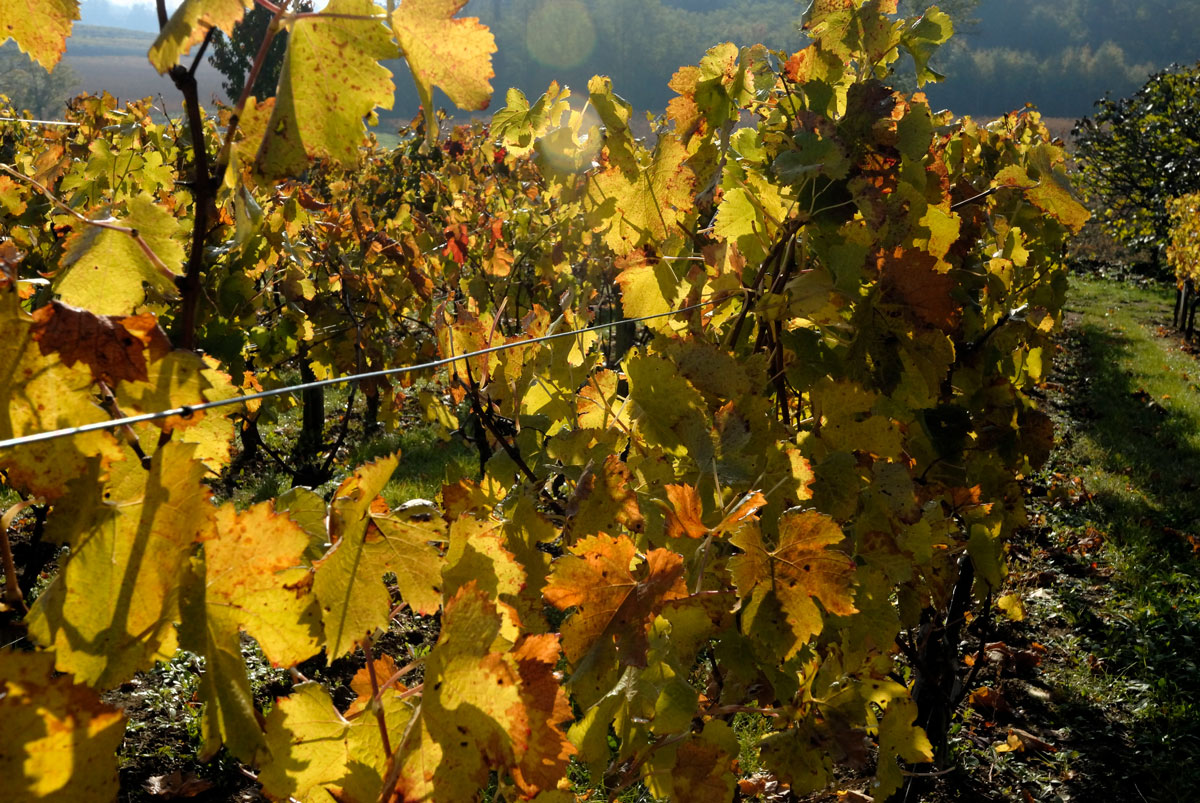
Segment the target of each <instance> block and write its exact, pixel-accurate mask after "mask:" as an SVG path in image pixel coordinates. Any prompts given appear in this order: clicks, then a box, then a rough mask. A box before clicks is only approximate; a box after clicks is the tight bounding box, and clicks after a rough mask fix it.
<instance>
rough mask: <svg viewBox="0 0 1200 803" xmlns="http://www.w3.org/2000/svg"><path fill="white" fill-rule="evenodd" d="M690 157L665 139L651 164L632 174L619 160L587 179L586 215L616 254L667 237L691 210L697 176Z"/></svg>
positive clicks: (683, 149) (660, 141)
mask: <svg viewBox="0 0 1200 803" xmlns="http://www.w3.org/2000/svg"><path fill="white" fill-rule="evenodd" d="M688 156H689V154H688V151H687V148H686V147H684V145H683V143H681V142H680V141H679V140H678V139H675V138H674V137H669V136H668V137H661V138H660V139H659V140H658V146H657V147H656V148H655V151H654V157H653V159H652V160H651V161H650V164H649V165H647V166H646V167H645V168H644V169H636V170H635V171H634V175H633V176H632V177H631V176H630V175H629V173H628V172H627V170H626V169H625V168H623V167H622V165H620V164H618V163H612V164H607V165H606V166H605V168H604V169H603V170H601V171H600V172H598V173H595V174H593V175H590V176H589V177H588V182H587V191H586V193H587V194H586V195H585V197H584V214H585V215H586V217H587V222H588V225H590V226H592V227H593V228H595V229H596V230H597V231H602V232H604V242H605V244H606V245H608V247H609V248H611V249H612V250H613V252H615V253H616V254H618V255H624V254H628V253H629V252H630V251H632V250H633V249H634V248H636V247H637V246H638V245H640V244H642V243H644V242H648V241H654V242H657V241H660V240H663V239H665V238H666V236H667V235H668V234H669V233H670V232H672V231H673V230H674V229H675V227H676V226H677V225H678V223H679V221H680V220H681V219H682V217H683V216H684V215H685V214H687V212H689V211H690V210H691V208H692V205H693V197H692V185H693V184H694V183H695V176H694V175H693V174H692V171H691V168H689V167H688V166H687V164H686V162H687V159H688Z"/></svg>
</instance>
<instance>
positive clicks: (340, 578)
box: [313, 455, 445, 660]
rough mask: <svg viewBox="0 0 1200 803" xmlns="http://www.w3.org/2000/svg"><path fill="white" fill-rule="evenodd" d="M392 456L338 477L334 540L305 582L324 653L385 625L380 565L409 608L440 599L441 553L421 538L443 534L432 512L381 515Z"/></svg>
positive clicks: (341, 651) (344, 649)
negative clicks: (415, 516)
mask: <svg viewBox="0 0 1200 803" xmlns="http://www.w3.org/2000/svg"><path fill="white" fill-rule="evenodd" d="M398 462H399V458H398V457H397V456H395V455H393V456H391V457H387V458H383V459H380V460H377V461H375V462H374V463H370V464H368V465H366V466H364V467H363V468H361V469H359V471H358V472H356V473H355V474H354V475H352V476H351V477H349V478H348V479H347V480H346V481H345V482H343V483H342V484H341V486H340V487H339V488H338V490H337V492H336V494H335V497H334V501H333V504H332V505H331V507H330V517H329V518H330V522H329V529H330V535H331V537H332V538H333V539H334V545H333V547H332V548H331V549H330V550H329V551H328V552H327V553H326V554H325V557H323V558H322V559H321V560H320V561H318V562H317V563H316V576H315V578H314V586H313V588H314V590H315V591H316V594H317V599H318V600H319V601H320V604H321V616H322V619H323V622H324V629H325V647H326V650H327V654H328V656H329V658H330V659H331V660H332V659H333V658H338V657H340V656H342V655H345V654H346V653H348V652H350V651H351V650H353V649H354V647H355V645H356V644H358V643H359V642H360V641H362V640H363V639H364V638H366V637H367V636H369V635H370V634H371V633H373V632H375V630H377V629H381V628H386V627H387V623H388V611H389V610H390V609H391V605H392V603H391V599H390V597H389V596H388V592H387V588H386V587H385V586H384V584H383V575H384V574H386V573H387V572H394V573H395V574H396V584H397V585H398V586H399V588H400V595H401V598H403V599H404V601H405V602H407V603H408V604H409V605H410V606H411V607H412V609H413V610H414V611H416V612H417V613H423V614H431V613H434V612H436V611H437V609H438V606H439V605H440V603H441V568H442V559H441V558H440V557H439V556H438V553H437V550H436V549H434V548H433V547H432V546H430V545H429V543H428V542H429V541H442V540H444V538H445V536H444V531H443V529H442V527H443V525H442V524H441V522H440V520H436V521H432V522H420V521H416V520H406V519H403V518H401V517H399V516H393V515H389V512H388V510H387V506H386V505H385V504H383V500H381V499H378V498H377V497H378V496H379V492H380V491H382V490H383V487H384V485H386V484H387V481H388V479H389V478H390V477H391V475H392V472H393V471H395V469H396V466H397V464H398Z"/></svg>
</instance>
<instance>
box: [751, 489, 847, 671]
mask: <svg viewBox="0 0 1200 803" xmlns="http://www.w3.org/2000/svg"><path fill="white" fill-rule="evenodd" d="M843 538H844V536H843V534H842V530H841V528H840V527H838V525H837V523H836V522H835V521H834V520H833V519H831V518H829V517H828V516H825V515H822V514H820V513H815V512H812V511H806V512H803V513H796V512H788V513H785V514H783V515H782V516H780V518H779V546H778V547H776V548H775V549H773V550H768V549H767V548H766V546H765V545H764V544H763V541H762V533H761V531H760V529H759V528H758V527H757V526H745V527H742V528H741V529H740V530H738V532H737V533H735V534H734V535H733V537H731V538H730V539H729V540H730V543H732V544H733V545H734V546H736V547H737V548H738V549H741V550H742V551H743V554H741V555H735V556H733V557H732V558H730V559H729V573H730V574H731V575H732V577H733V582H734V585H735V586H737V590H738V595H739V596H741V597H742V598H743V599H744V600H746V601H745V603H744V604H745V605H746V606H747V608H746V613H745V618H746V619H747V622H748V627H750V628H754V627H756V625H765V624H766V623H762V622H757V621H756V620H757V617H758V614H760V613H762V614H765V613H767V612H768V611H770V610H771V609H773V608H774V605H773V604H768V605H766V606H764V601H765V600H766V599H767V598H768V597H770V598H773V600H774V601H775V602H776V603H777V604H778V606H779V607H780V608H781V609H782V611H783V613H784V614H785V616H786V623H787V626H788V627H789V628H790V629H791V632H792V637H793V640H792V646H791V648H790V649H789V651H788V656H791V655H792V654H794V653H795V652H796V650H798V649H799V648H800V647H801V646H802V645H803V644H805V643H806V642H807V641H808V639H809V638H810V637H812V636H815V635H818V634H819V633H820V632H821V630H822V627H823V625H822V621H821V612H820V610H819V609H818V608H817V606H816V604H815V603H814V602H813V600H818V601H820V603H821V605H822V606H823V607H824V608H825V610H826V611H828V612H829V613H831V614H835V615H839V616H848V615H850V614H852V613H857V611H858V609H857V608H855V607H854V599H853V594H852V593H851V588H850V584H851V580H852V579H853V577H854V569H855V564H854V560H853V559H852V558H851V557H850V556H849V555H847V554H845V553H843V552H838V551H836V550H831V549H827V548H826V547H828V546H829V545H831V544H836V543H839V542H840V541H842V540H843ZM747 598H748V599H747ZM772 624H773V623H772ZM772 629H774V628H772Z"/></svg>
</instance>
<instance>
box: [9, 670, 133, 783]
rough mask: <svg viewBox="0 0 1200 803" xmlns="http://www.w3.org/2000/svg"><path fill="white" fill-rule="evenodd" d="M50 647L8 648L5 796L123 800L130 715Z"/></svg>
mask: <svg viewBox="0 0 1200 803" xmlns="http://www.w3.org/2000/svg"><path fill="white" fill-rule="evenodd" d="M53 675H54V657H53V656H52V655H50V654H49V653H44V652H17V651H15V650H10V649H3V650H0V722H3V723H4V727H3V728H2V729H0V778H3V779H4V800H5V801H7V803H27V801H29V802H30V803H32V801H39V800H62V801H73V800H81V801H83V800H115V799H116V797H117V791H118V784H117V750H118V749H119V748H120V746H121V741H122V740H123V739H124V738H125V715H124V714H122V713H121V710H120V709H119V708H116V707H114V706H111V705H108V704H107V703H104V702H101V700H100V696H99V695H98V694H97V693H96V692H94V691H92V690H91V689H89V688H87V687H86V686H82V685H79V684H77V683H74V682H73V681H72V680H71V679H70V678H69V677H66V676H63V675H59V676H57V677H53Z"/></svg>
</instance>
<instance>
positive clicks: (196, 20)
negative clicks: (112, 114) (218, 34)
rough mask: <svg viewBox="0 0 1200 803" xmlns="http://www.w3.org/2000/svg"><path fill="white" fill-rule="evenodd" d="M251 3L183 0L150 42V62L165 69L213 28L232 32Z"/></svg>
mask: <svg viewBox="0 0 1200 803" xmlns="http://www.w3.org/2000/svg"><path fill="white" fill-rule="evenodd" d="M251 5H252V4H251V3H247V2H245V0H183V2H182V3H180V5H179V8H177V9H175V13H173V14H172V15H171V19H170V20H168V21H167V27H165V28H163V29H162V30H161V31H159V34H158V38H157V39H155V40H154V44H152V45H151V46H150V63H151V64H152V65H154V69H156V70H158V71H159V72H160V73H165V72H166V71H167V70H169V69H171V68H172V67H174V66H175V65H176V64H178V63H179V60H180V59H181V58H183V57H184V56H185V55H187V52H188V51H189V50H191V49H192V46H193V45H195V44H196V43H197V42H200V41H202V40H203V39H204V37H205V36H207V35H208V32H209V31H210V30H211V29H213V28H220V29H221V30H222V31H224V32H225V33H227V34H231V35H232V34H233V27H234V26H235V25H237V24H238V23H239V22H240V21H241V19H242V15H243V14H244V13H245V11H246V9H247V8H250V6H251Z"/></svg>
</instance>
